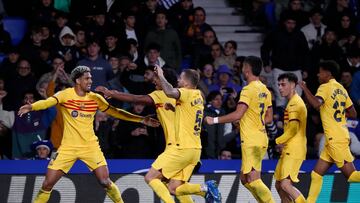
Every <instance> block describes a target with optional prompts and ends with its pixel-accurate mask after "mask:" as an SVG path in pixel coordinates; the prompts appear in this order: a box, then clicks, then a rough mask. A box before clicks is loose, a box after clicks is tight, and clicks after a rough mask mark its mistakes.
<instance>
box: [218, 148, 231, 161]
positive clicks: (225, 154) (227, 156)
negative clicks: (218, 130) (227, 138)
mask: <svg viewBox="0 0 360 203" xmlns="http://www.w3.org/2000/svg"><path fill="white" fill-rule="evenodd" d="M218 159H219V160H231V159H232V153H231V151H230V150H229V149H227V148H224V149H222V150H221V152H220V153H219V157H218Z"/></svg>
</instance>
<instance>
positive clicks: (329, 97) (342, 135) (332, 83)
mask: <svg viewBox="0 0 360 203" xmlns="http://www.w3.org/2000/svg"><path fill="white" fill-rule="evenodd" d="M316 97H320V98H321V99H322V100H323V101H324V103H323V104H322V105H321V106H320V117H321V121H322V124H323V128H324V133H325V136H326V143H327V142H328V141H330V140H333V141H339V142H347V141H348V140H349V131H348V128H347V126H346V118H345V110H346V109H347V108H349V107H351V106H352V105H353V103H352V101H351V99H350V97H349V95H348V93H347V91H346V90H345V88H344V87H343V86H342V85H341V84H340V83H338V82H337V81H336V80H335V79H331V80H329V82H327V83H325V84H322V85H320V87H319V89H318V90H317V92H316Z"/></svg>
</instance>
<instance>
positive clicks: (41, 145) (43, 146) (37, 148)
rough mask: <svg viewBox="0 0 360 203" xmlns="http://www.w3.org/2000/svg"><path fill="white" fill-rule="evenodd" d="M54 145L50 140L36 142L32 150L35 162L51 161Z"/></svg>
mask: <svg viewBox="0 0 360 203" xmlns="http://www.w3.org/2000/svg"><path fill="white" fill-rule="evenodd" d="M53 148H54V147H53V145H52V143H51V141H50V140H40V141H34V142H33V143H32V145H31V149H32V150H33V151H34V152H35V156H34V157H33V158H32V159H34V160H50V155H51V151H52V150H53Z"/></svg>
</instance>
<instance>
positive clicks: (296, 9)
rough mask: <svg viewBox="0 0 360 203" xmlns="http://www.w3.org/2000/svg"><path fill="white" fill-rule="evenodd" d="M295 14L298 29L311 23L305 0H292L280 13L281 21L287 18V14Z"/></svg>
mask: <svg viewBox="0 0 360 203" xmlns="http://www.w3.org/2000/svg"><path fill="white" fill-rule="evenodd" d="M289 15H291V16H293V18H294V19H293V20H295V21H296V26H295V27H296V29H301V28H302V27H304V26H305V25H307V24H309V15H308V13H307V12H306V11H304V8H303V2H302V1H301V0H290V1H289V4H288V9H286V10H284V11H282V12H281V14H280V23H281V22H283V21H285V20H287V16H289Z"/></svg>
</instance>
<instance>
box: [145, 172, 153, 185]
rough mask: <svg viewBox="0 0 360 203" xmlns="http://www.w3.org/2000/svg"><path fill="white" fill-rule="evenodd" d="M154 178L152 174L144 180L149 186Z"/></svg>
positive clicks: (147, 175)
mask: <svg viewBox="0 0 360 203" xmlns="http://www.w3.org/2000/svg"><path fill="white" fill-rule="evenodd" d="M153 179H154V178H153V177H152V176H151V175H150V174H148V173H147V174H146V175H145V177H144V180H145V182H146V183H147V184H149V183H150V182H151V181H152V180H153Z"/></svg>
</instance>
